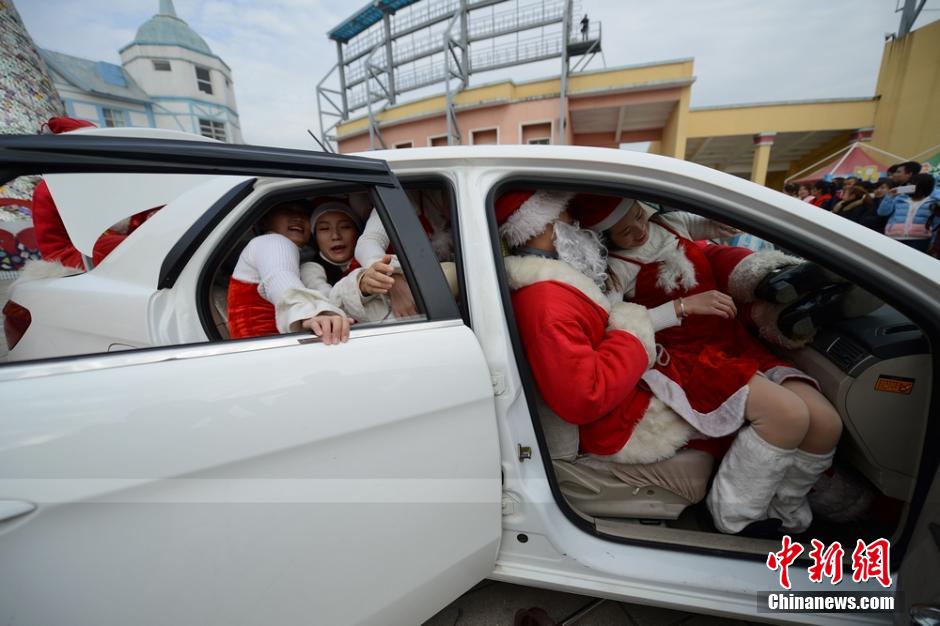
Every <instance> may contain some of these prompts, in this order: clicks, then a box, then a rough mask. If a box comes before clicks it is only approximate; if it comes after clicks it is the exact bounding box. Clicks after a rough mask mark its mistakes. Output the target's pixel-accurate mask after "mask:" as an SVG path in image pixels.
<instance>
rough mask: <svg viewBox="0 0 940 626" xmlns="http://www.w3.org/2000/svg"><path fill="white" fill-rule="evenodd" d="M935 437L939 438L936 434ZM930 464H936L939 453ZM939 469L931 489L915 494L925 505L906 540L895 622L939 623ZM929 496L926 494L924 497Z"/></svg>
mask: <svg viewBox="0 0 940 626" xmlns="http://www.w3.org/2000/svg"><path fill="white" fill-rule="evenodd" d="M933 441H936V439H935V438H934V439H933ZM930 464H932V465H933V466H934V467H936V456H933V457H931V459H930ZM938 476H940V473H937V474H934V478H933V482H932V483H931V484H930V487H929V488H928V489H925V490H924V491H923V492H922V493H919V494H917V496H915V497H918V496H920V497H922V498H923V499H922V500H920V503H921V505H922V508H921V509H920V513H919V516H917V517H916V518H915V519H916V523H915V524H914V525H913V532H912V533H911V535H910V536H909V541H908V538H907V537H905V538H903V539H902V541H903V542H904V544H905V545H904V548H905V552H904V558H903V560H902V561H901V567H900V571H899V574H898V580H897V588H898V594H897V597H896V605H895V610H896V618H895V620H896V622H897V623H899V624H902V623H911V624H937V623H940V590H938V587H937V581H938V580H940V481H938V480H937V478H938ZM923 496H926V497H923ZM918 499H919V498H918Z"/></svg>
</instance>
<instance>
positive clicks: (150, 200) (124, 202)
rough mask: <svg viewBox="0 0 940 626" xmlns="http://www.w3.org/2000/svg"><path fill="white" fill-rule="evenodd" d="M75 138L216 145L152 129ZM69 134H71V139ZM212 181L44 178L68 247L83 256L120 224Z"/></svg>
mask: <svg viewBox="0 0 940 626" xmlns="http://www.w3.org/2000/svg"><path fill="white" fill-rule="evenodd" d="M73 132H74V134H83V135H84V134H87V135H103V136H111V137H136V138H147V139H177V140H180V139H184V140H189V141H215V140H214V139H209V138H208V137H201V136H199V135H193V134H190V133H183V132H178V131H173V130H163V129H156V128H89V129H82V130H77V131H73ZM70 134H71V133H70ZM213 178H216V177H215V176H196V175H188V174H179V175H177V174H126V173H120V174H49V175H47V176H45V177H44V179H45V181H46V184H47V185H48V186H49V192H50V193H51V194H52V199H53V200H54V201H55V203H56V207H57V208H58V210H59V215H60V216H61V218H62V223H63V224H64V225H65V229H66V230H67V231H68V234H69V238H70V239H71V240H72V244H73V245H74V246H75V247H76V248H78V250H79V251H81V253H82V254H84V255H86V256H89V257H90V256H92V249H93V248H94V246H95V242H96V241H97V240H98V237H100V236H101V234H102V233H103V232H104V231H105V230H107V229H108V228H109V227H111V226H113V225H114V224H116V223H118V222H120V221H121V220H123V219H125V218H127V217H130V216H132V215H134V214H135V213H139V212H141V211H145V210H147V209H152V208H155V207H158V206H162V205H164V204H168V203H169V202H171V201H172V200H174V199H176V198H177V197H179V196H180V195H181V194H183V193H184V192H186V191H189V190H190V189H193V188H194V187H197V186H199V185H201V184H203V183H205V182H206V181H208V180H211V179H213Z"/></svg>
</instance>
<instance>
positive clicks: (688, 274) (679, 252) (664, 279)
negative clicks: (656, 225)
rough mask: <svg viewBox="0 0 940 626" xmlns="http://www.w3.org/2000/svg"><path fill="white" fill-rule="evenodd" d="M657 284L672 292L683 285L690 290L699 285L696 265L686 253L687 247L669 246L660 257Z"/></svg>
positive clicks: (686, 289)
mask: <svg viewBox="0 0 940 626" xmlns="http://www.w3.org/2000/svg"><path fill="white" fill-rule="evenodd" d="M656 275H657V278H656V286H657V287H659V288H660V289H662V290H663V291H665V292H666V293H672V292H674V291H677V290H678V289H679V287H682V289H684V290H685V291H689V290H691V289H694V288H695V287H698V279H696V278H695V266H693V265H692V261H690V260H689V257H687V256H686V255H685V248H683V246H681V245H677V246H674V247H672V248H671V249H670V248H667V249H666V250H665V251H664V253H663V255H662V256H661V257H660V261H659V268H658V269H657V274H656Z"/></svg>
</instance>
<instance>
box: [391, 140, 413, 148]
mask: <svg viewBox="0 0 940 626" xmlns="http://www.w3.org/2000/svg"><path fill="white" fill-rule="evenodd" d="M414 147H415V144H414V142H413V141H403V142H401V143H396V144H395V148H396V149H398V148H414Z"/></svg>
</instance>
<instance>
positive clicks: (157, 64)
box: [153, 59, 173, 72]
mask: <svg viewBox="0 0 940 626" xmlns="http://www.w3.org/2000/svg"><path fill="white" fill-rule="evenodd" d="M153 69H155V70H156V71H158V72H170V71H172V69H173V68H171V67H170V62H169V61H157V60H156V59H154V61H153Z"/></svg>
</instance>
